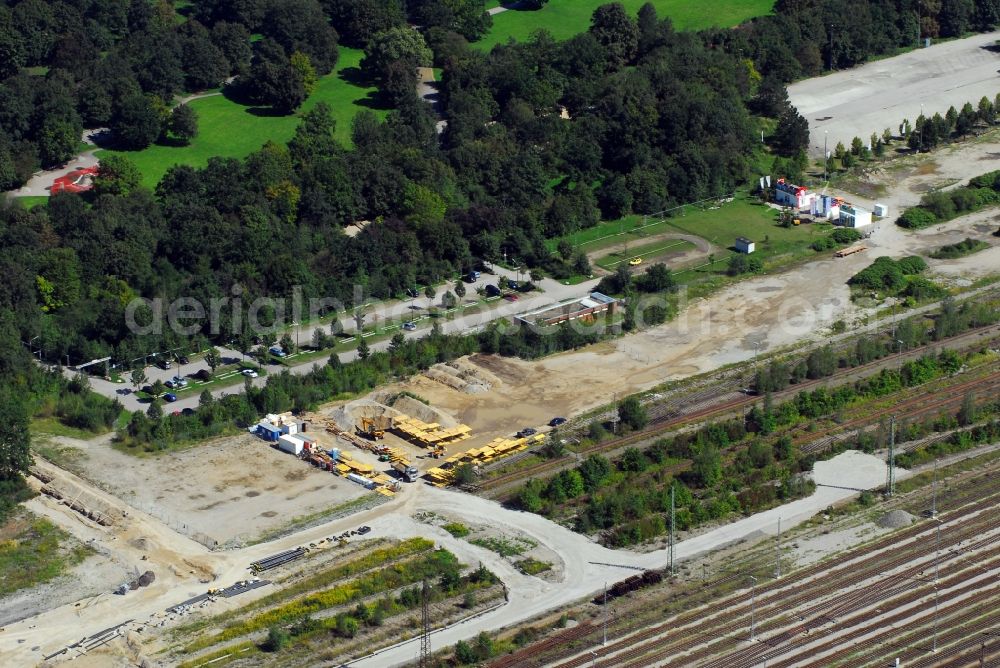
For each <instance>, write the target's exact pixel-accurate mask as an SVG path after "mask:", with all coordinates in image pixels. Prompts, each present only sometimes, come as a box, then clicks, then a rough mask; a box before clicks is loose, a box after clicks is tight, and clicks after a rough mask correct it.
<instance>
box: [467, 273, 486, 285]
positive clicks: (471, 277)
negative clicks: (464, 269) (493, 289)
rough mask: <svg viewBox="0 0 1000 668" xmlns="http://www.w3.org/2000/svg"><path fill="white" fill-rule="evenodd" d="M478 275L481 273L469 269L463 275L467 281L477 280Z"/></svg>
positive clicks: (473, 281)
mask: <svg viewBox="0 0 1000 668" xmlns="http://www.w3.org/2000/svg"><path fill="white" fill-rule="evenodd" d="M480 276H482V274H480V273H479V272H478V271H470V272H469V273H468V274H466V275H465V280H466V281H468V282H469V283H475V282H476V281H478V280H479V277H480Z"/></svg>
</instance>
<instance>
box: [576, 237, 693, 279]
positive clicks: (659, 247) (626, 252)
mask: <svg viewBox="0 0 1000 668" xmlns="http://www.w3.org/2000/svg"><path fill="white" fill-rule="evenodd" d="M696 248H697V247H696V246H695V245H694V244H693V243H691V242H690V241H685V240H683V239H662V240H660V241H653V242H651V243H648V244H642V245H639V246H628V247H624V246H622V247H621V248H619V249H618V250H614V251H611V252H610V253H608V254H607V255H605V256H604V257H602V258H600V259H599V260H597V262H595V263H594V264H596V265H597V266H598V267H600V268H601V269H604V270H607V271H614V270H615V269H617V268H618V265H620V264H622V263H623V262H627V261H629V260H635V259H640V260H642V264H645V265H648V264H650V263H655V262H660V261H663V258H664V257H666V256H670V257H679V256H681V255H684V254H686V253H687V252H688V251H692V250H695V249H696ZM668 264H670V265H671V266H673V263H668ZM637 266H639V267H640V268H641V267H642V265H637Z"/></svg>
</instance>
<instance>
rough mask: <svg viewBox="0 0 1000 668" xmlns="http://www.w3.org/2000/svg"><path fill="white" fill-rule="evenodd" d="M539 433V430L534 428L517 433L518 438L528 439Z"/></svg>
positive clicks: (527, 428) (526, 428)
mask: <svg viewBox="0 0 1000 668" xmlns="http://www.w3.org/2000/svg"><path fill="white" fill-rule="evenodd" d="M537 433H538V430H537V429H535V428H533V427H525V428H524V429H522V430H521V431H519V432H517V437H518V438H527V437H528V436H534V435H535V434H537Z"/></svg>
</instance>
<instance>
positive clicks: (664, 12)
mask: <svg viewBox="0 0 1000 668" xmlns="http://www.w3.org/2000/svg"><path fill="white" fill-rule="evenodd" d="M606 1H607V0H550V1H549V2H548V3H547V4H546V5H545V6H544V7H543V8H542V9H540V10H538V11H519V10H514V9H512V10H507V11H505V12H500V13H499V14H496V15H494V16H493V28H492V29H491V30H490V32H489V33H488V34H487V35H486V36H485V37H483V39H482V40H480V41H479V42H476V43H475V46H477V47H479V48H482V49H491V48H493V47H494V46H495V45H497V44H503V43H504V42H506V41H507V40H508V39H510V38H514V39H516V40H517V41H518V42H524V41H527V40H528V39H529V38H530V37H531V33H533V32H534V31H536V30H540V29H545V30H548V31H549V32H550V33H552V35H553V36H554V37H555V38H556V39H569V38H570V37H572V36H573V35H576V34H577V33H580V32H583V31H585V30H587V28H589V27H590V17H591V15H592V14H593V13H594V10H595V9H597V8H598V7H600V6H601V5H603V4H605V3H606ZM620 1H621V3H622V4H623V5H625V9H626V10H627V11H628V12H629V14H631V15H632V16H635V15H636V14H637V13H638V12H639V8H640V7H642V6H643V5H644V4H646V2H647V0H620ZM648 1H651V2H652V3H653V6H654V7H656V11H657V13H658V14H659V16H660V18H667V17H669V18H670V19H671V20H672V21H673V23H674V27H675V28H676V29H678V30H701V29H703V28H711V27H720V28H728V27H731V26H735V25H738V24H740V23H742V22H743V21H746V20H747V19H751V18H753V17H755V16H763V15H764V14H770V13H771V9H772V8H773V7H774V0H712V2H710V3H697V2H692V1H691V0H648ZM496 4H500V3H490V6H495V5H496Z"/></svg>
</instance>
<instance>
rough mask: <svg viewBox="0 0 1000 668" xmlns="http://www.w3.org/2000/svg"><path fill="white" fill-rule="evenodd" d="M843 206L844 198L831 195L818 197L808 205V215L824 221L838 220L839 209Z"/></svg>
mask: <svg viewBox="0 0 1000 668" xmlns="http://www.w3.org/2000/svg"><path fill="white" fill-rule="evenodd" d="M843 204H844V198H842V197H835V196H833V195H820V196H819V197H816V198H815V199H813V202H812V204H811V205H810V213H812V215H814V216H816V217H817V218H825V219H826V220H840V207H841V206H843Z"/></svg>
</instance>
